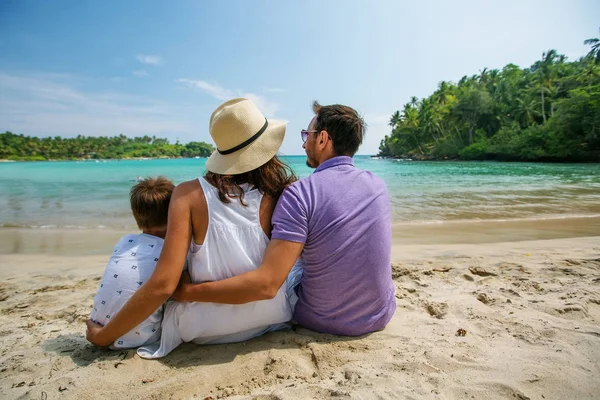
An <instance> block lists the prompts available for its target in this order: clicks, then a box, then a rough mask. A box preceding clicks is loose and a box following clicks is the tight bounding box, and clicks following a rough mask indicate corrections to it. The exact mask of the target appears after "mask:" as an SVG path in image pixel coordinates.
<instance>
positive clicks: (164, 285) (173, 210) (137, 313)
mask: <svg viewBox="0 0 600 400" xmlns="http://www.w3.org/2000/svg"><path fill="white" fill-rule="evenodd" d="M191 190H193V185H187V184H186V183H183V184H181V185H179V186H177V187H176V188H175V190H174V191H173V195H172V196H171V203H170V205H169V219H168V225H167V235H166V237H165V243H164V245H163V249H162V252H161V254H160V258H159V260H158V263H157V264H156V268H155V270H154V272H153V273H152V276H151V277H150V279H148V281H147V282H146V283H144V284H143V285H142V286H141V287H140V288H139V289H138V291H137V292H135V293H134V294H133V296H132V297H131V298H130V299H129V300H128V301H127V303H125V305H124V306H123V308H122V309H121V310H120V311H119V312H118V313H117V314H116V315H115V316H114V317H113V318H111V320H110V322H109V323H108V324H107V325H106V326H104V327H100V326H99V325H97V324H95V323H93V322H92V321H88V322H87V327H88V329H87V335H86V336H87V339H88V340H89V341H90V342H92V343H93V344H95V345H98V346H108V345H110V344H111V343H112V342H114V341H115V340H117V339H118V338H119V337H121V336H123V335H124V334H125V333H127V332H129V331H130V330H131V329H133V328H135V327H136V326H138V325H139V324H140V323H141V322H142V321H144V320H145V319H146V318H148V317H149V316H150V315H151V314H152V313H153V312H155V311H156V309H158V308H159V307H160V306H161V305H162V304H163V303H164V302H165V301H166V300H167V299H168V298H169V296H171V294H172V293H173V292H174V291H175V288H176V287H177V283H178V282H179V278H180V276H181V271H182V270H183V265H184V262H185V257H186V255H187V252H188V249H189V244H190V241H191V237H192V228H191V211H190V206H189V201H188V196H189V194H190V193H191Z"/></svg>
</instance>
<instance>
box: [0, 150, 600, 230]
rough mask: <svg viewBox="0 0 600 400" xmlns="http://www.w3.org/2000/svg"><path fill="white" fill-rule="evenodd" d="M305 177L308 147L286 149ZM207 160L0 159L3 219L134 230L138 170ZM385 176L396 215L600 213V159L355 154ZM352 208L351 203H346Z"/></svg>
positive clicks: (192, 171)
mask: <svg viewBox="0 0 600 400" xmlns="http://www.w3.org/2000/svg"><path fill="white" fill-rule="evenodd" d="M283 158H284V159H285V160H286V161H287V162H288V163H289V164H290V165H291V166H292V168H293V169H294V170H295V171H296V173H297V174H298V175H299V176H300V177H305V176H307V175H309V174H310V173H311V172H312V170H311V169H309V168H308V167H307V166H306V165H305V161H306V158H305V157H304V156H288V157H283ZM205 161H206V159H172V160H122V161H117V160H112V161H65V162H35V163H27V162H16V163H0V226H3V227H15V226H16V227H33V228H52V227H63V228H73V229H76V228H98V227H100V228H102V227H106V228H118V229H122V228H124V229H135V222H134V220H133V218H132V217H131V214H130V211H129V203H128V192H129V189H130V187H131V186H132V185H133V184H135V181H136V178H137V177H138V176H143V177H146V176H156V175H165V176H167V177H169V178H170V179H172V180H173V181H174V182H175V183H179V182H182V181H185V180H188V179H193V178H195V177H197V176H199V175H202V174H203V173H204V172H205V168H204V163H205ZM355 163H356V166H357V167H359V168H362V169H367V170H370V171H372V172H373V173H374V174H376V175H378V176H380V177H381V178H383V179H384V180H385V182H386V183H387V185H388V189H389V192H390V201H391V204H392V219H393V221H394V222H395V223H400V224H402V223H406V224H431V223H443V222H447V221H479V220H511V219H550V218H565V217H589V216H598V215H600V164H528V163H494V162H409V161H396V160H377V159H371V158H369V157H368V156H358V157H356V159H355ZM348 206H349V207H352V205H351V204H349V205H348Z"/></svg>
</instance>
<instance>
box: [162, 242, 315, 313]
mask: <svg viewBox="0 0 600 400" xmlns="http://www.w3.org/2000/svg"><path fill="white" fill-rule="evenodd" d="M303 248H304V243H298V242H291V241H287V240H278V239H273V240H272V241H271V242H270V243H269V245H268V246H267V250H266V251H265V257H264V259H263V262H262V264H260V266H259V267H258V268H257V269H255V270H254V271H250V272H246V273H245V274H242V275H237V276H234V277H231V278H228V279H224V280H222V281H215V282H205V283H185V282H182V283H181V284H180V285H179V286H178V287H177V290H176V291H175V293H174V294H173V299H175V300H177V301H181V302H183V301H202V302H210V303H225V304H244V303H249V302H251V301H258V300H268V299H272V298H273V297H275V295H276V294H277V291H278V290H279V288H280V287H281V285H283V283H284V282H285V280H286V278H287V276H288V275H289V273H290V271H291V269H292V267H293V266H294V263H295V262H296V259H297V258H298V257H299V256H300V253H301V252H302V249H303Z"/></svg>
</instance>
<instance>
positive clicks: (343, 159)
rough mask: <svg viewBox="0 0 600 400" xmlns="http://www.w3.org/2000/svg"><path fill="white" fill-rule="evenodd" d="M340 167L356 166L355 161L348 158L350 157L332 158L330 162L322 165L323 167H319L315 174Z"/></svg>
mask: <svg viewBox="0 0 600 400" xmlns="http://www.w3.org/2000/svg"><path fill="white" fill-rule="evenodd" d="M338 165H351V166H354V160H353V159H352V157H348V156H338V157H333V158H330V159H329V160H327V161H325V162H323V163H321V165H319V166H318V167H317V169H315V172H319V171H322V170H324V169H327V168H331V167H337V166H338Z"/></svg>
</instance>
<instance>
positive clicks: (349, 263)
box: [271, 157, 396, 336]
mask: <svg viewBox="0 0 600 400" xmlns="http://www.w3.org/2000/svg"><path fill="white" fill-rule="evenodd" d="M272 223H273V231H272V233H271V237H272V238H273V239H281V240H288V241H292V242H300V243H304V251H303V253H302V258H303V259H304V263H305V271H304V276H303V277H302V282H301V284H300V286H299V288H298V296H299V298H300V299H299V301H298V304H297V305H296V310H295V312H294V319H295V320H296V321H297V322H298V323H299V324H301V325H303V326H305V327H306V328H309V329H313V330H316V331H319V332H326V333H332V334H337V335H348V336H358V335H363V334H365V333H369V332H373V331H377V330H381V329H383V328H384V327H385V325H386V324H387V323H388V322H389V320H390V319H391V318H392V315H393V314H394V311H395V310H396V299H395V296H394V284H393V282H392V271H391V266H390V256H391V239H392V229H391V217H390V202H389V198H388V193H387V188H386V186H385V183H384V182H383V181H382V180H381V179H380V178H378V177H377V176H375V175H373V174H372V173H371V172H369V171H362V170H359V169H357V168H355V167H354V162H353V160H352V158H351V157H334V158H332V159H329V160H327V161H325V162H324V163H323V164H321V165H320V166H319V167H318V168H317V169H316V170H315V172H314V173H313V174H312V175H311V176H309V177H308V178H305V179H301V180H299V181H297V182H295V183H294V184H292V185H291V186H290V187H289V188H287V189H286V190H285V191H284V192H283V194H282V195H281V197H280V198H279V202H278V203H277V207H276V208H275V212H274V214H273V219H272Z"/></svg>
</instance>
